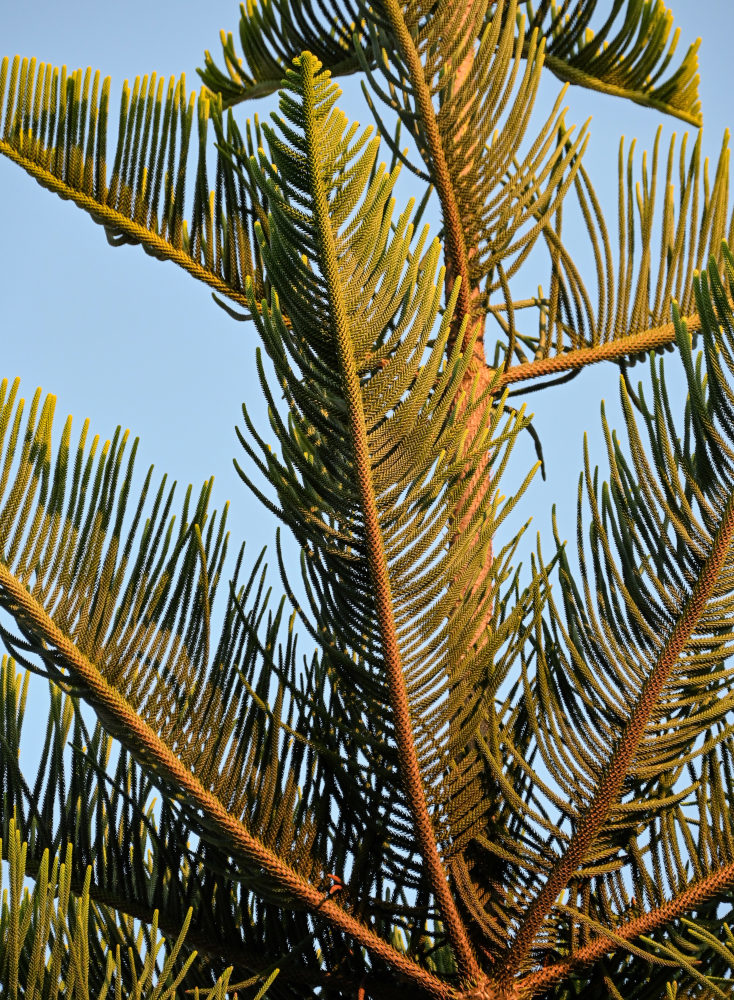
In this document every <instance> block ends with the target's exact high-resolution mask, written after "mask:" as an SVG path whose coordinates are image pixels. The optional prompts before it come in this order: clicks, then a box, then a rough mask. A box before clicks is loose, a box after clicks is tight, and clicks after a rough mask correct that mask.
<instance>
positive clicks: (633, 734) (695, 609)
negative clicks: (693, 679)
mask: <svg viewBox="0 0 734 1000" xmlns="http://www.w3.org/2000/svg"><path fill="white" fill-rule="evenodd" d="M733 539H734V496H730V497H729V500H728V502H727V503H726V506H725V507H724V509H723V511H722V514H721V520H720V522H719V526H718V528H717V531H716V534H715V536H714V538H713V540H712V544H711V548H710V551H709V554H708V556H707V557H706V559H705V560H704V561H703V562H702V564H701V566H700V569H699V572H698V576H697V578H696V582H695V584H694V586H693V588H692V590H691V592H690V595H689V596H688V598H687V599H686V601H685V603H684V604H683V607H682V608H681V611H680V614H679V616H678V618H677V621H676V623H675V625H674V626H673V629H672V631H671V633H670V635H669V636H668V637H667V639H666V640H665V641H664V642H663V645H662V649H661V650H660V652H659V654H658V656H657V659H656V661H655V663H654V664H653V666H652V669H651V670H650V673H649V675H648V677H647V679H646V680H645V682H644V683H643V685H642V688H641V690H640V694H639V696H638V698H637V700H636V702H635V703H634V705H633V706H632V710H631V712H630V715H629V718H628V720H627V722H626V724H625V726H624V729H623V730H622V732H621V734H620V736H619V739H618V740H617V743H616V746H615V747H614V750H613V751H612V753H611V755H610V757H609V760H608V761H607V764H606V766H605V767H604V770H603V772H602V776H601V779H600V781H599V784H598V786H597V788H596V791H595V793H594V795H593V798H592V799H591V802H590V803H589V806H588V807H587V809H586V810H585V811H584V812H583V813H582V814H581V816H580V817H579V820H578V823H577V824H576V829H575V830H574V833H573V836H572V837H571V839H570V841H569V843H568V846H567V847H566V850H565V851H564V852H563V854H562V855H561V856H560V857H559V858H558V860H557V861H556V863H555V864H554V866H553V869H552V870H551V873H550V875H549V876H548V878H547V880H546V882H545V884H544V885H543V887H542V889H541V890H540V891H539V893H538V894H537V895H536V897H535V899H534V900H533V901H532V902H531V903H530V905H529V907H528V909H527V910H526V912H525V915H524V917H523V919H522V921H521V923H520V927H519V929H518V931H517V934H516V936H515V940H514V942H513V943H512V945H511V946H510V948H509V949H508V953H507V961H506V964H505V969H504V970H503V976H504V977H505V978H506V979H507V980H511V979H512V978H513V977H514V976H515V975H516V973H517V971H518V969H519V968H520V967H521V965H522V963H523V960H524V958H525V956H526V955H527V953H528V951H529V949H530V948H531V946H532V943H533V941H534V940H535V937H536V935H537V934H538V932H539V931H540V929H541V928H542V926H543V923H544V922H545V919H546V917H547V916H548V914H549V913H550V912H551V910H552V909H553V906H554V904H555V902H556V900H557V899H558V896H559V894H560V893H561V892H562V891H563V889H564V888H565V887H566V885H567V884H568V881H569V879H570V878H571V876H572V875H573V874H574V872H575V871H576V870H577V869H578V867H579V865H580V864H582V863H583V860H584V858H585V856H586V854H587V852H588V850H589V848H590V847H591V846H592V844H593V843H594V841H595V839H596V837H597V835H598V834H599V832H600V830H601V829H602V827H603V826H604V823H605V821H606V818H607V815H608V813H609V810H610V808H611V807H612V805H613V804H614V803H615V802H616V801H617V799H618V797H619V794H620V791H621V789H622V786H623V783H624V779H625V777H626V775H627V772H628V770H629V767H630V765H631V763H632V760H633V758H634V756H635V754H636V753H637V749H638V747H639V745H640V742H641V740H642V738H643V737H644V735H645V728H646V726H647V723H648V720H649V719H650V716H651V715H652V713H653V712H654V710H655V708H656V706H657V704H658V701H659V699H660V696H661V694H662V691H663V688H664V687H665V684H666V682H667V680H668V678H669V677H670V674H671V672H672V670H673V668H674V667H675V664H676V663H677V661H678V658H679V656H680V655H681V653H682V652H683V650H684V649H685V648H686V645H687V644H688V642H689V640H690V638H691V635H692V634H693V632H694V630H695V628H696V625H697V624H698V622H699V620H700V618H701V615H702V614H703V612H704V610H705V608H706V605H707V603H708V601H709V599H710V598H711V595H712V593H713V591H714V588H715V586H716V584H717V582H718V579H719V575H720V573H721V571H722V568H723V566H724V563H725V560H726V558H727V556H728V555H729V549H730V546H731V543H732V540H733Z"/></svg>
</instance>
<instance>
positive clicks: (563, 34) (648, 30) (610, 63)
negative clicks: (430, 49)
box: [199, 0, 701, 125]
mask: <svg viewBox="0 0 734 1000" xmlns="http://www.w3.org/2000/svg"><path fill="white" fill-rule="evenodd" d="M520 5H521V6H524V7H525V8H526V12H527V15H526V16H527V26H528V27H527V35H528V38H529V37H530V36H531V34H532V32H533V30H534V29H535V28H537V29H538V31H539V33H540V36H541V37H542V38H543V40H544V43H545V51H546V59H545V65H546V67H547V68H548V69H549V70H550V71H551V72H552V73H554V74H555V76H556V77H558V79H560V80H562V81H563V82H564V83H572V84H574V85H576V86H581V87H587V88H590V89H592V90H598V91H601V92H602V93H605V94H611V95H614V96H618V97H623V98H626V99H628V100H633V101H635V102H636V103H638V104H641V105H643V106H645V107H650V108H655V109H656V110H657V111H661V112H663V113H664V114H670V115H674V116H675V117H677V118H680V119H682V120H683V121H685V122H688V123H689V124H691V125H700V124H701V103H700V101H699V98H698V73H697V70H698V63H697V52H698V42H693V43H692V44H691V45H690V46H689V48H688V51H687V53H686V55H685V56H684V57H683V59H682V60H681V62H680V65H679V66H678V68H677V69H675V70H673V71H672V72H669V73H668V70H669V67H670V65H671V63H672V61H673V58H674V56H675V53H676V49H677V46H678V41H679V36H680V29H678V28H676V29H675V30H674V31H673V30H672V28H673V17H672V14H671V12H670V11H669V10H668V9H667V8H666V6H665V4H664V3H662V2H661V0H634V2H632V3H629V2H626V0H611V3H610V2H607V3H605V4H604V5H603V6H604V8H606V9H605V10H603V11H602V12H601V15H600V17H597V18H596V20H597V21H598V22H600V23H599V24H598V27H597V30H596V31H594V30H592V29H591V27H590V25H591V22H592V20H594V18H595V15H597V8H598V7H599V4H598V0H592V2H589V0H576V3H575V4H572V0H563V2H560V3H559V2H557V0H541V2H540V3H539V4H537V5H535V4H533V3H530V2H527V0H520ZM402 6H403V11H404V13H405V16H406V17H407V18H409V19H412V20H414V21H415V23H416V25H417V26H420V30H426V29H428V30H430V27H431V26H432V25H435V23H436V21H437V20H440V19H441V17H442V15H443V13H444V11H443V10H437V8H436V5H435V4H430V3H414V4H408V3H405V4H403V5H402ZM447 6H448V5H447ZM452 6H453V13H456V12H457V11H458V10H460V9H463V8H460V6H459V5H452ZM470 6H472V5H470ZM473 6H476V5H473ZM495 6H496V5H494V4H487V5H486V7H487V10H488V17H489V19H491V18H492V16H493V8H494V7H495ZM536 6H537V9H535V7H536ZM508 19H509V18H508ZM385 20H386V19H385V14H384V10H383V7H382V5H381V4H380V3H376V4H370V5H367V4H364V3H361V2H360V0H319V2H318V3H317V2H315V0H305V2H304V0H259V2H258V0H248V3H247V4H240V20H239V24H238V36H239V39H238V40H239V47H240V51H241V53H242V55H240V54H239V53H238V50H237V48H236V45H235V39H234V36H233V35H232V33H231V32H225V31H222V32H220V39H221V45H222V58H223V62H224V69H220V68H219V67H218V66H217V64H216V62H215V60H214V59H213V57H212V55H211V54H210V53H209V52H206V53H205V63H204V69H201V70H199V75H200V76H201V78H202V80H203V81H204V84H205V85H206V86H207V87H208V88H209V90H211V91H212V92H213V93H217V94H220V95H221V96H222V100H223V103H224V106H225V107H230V106H231V105H233V104H236V103H238V102H240V101H245V100H251V99H253V98H255V97H259V96H263V95H265V94H270V93H273V92H274V91H276V90H277V89H278V87H279V86H280V80H281V78H282V76H283V73H284V71H285V69H286V68H287V67H288V65H289V64H290V62H291V60H292V59H294V58H296V57H297V56H298V55H299V54H300V53H301V52H303V51H304V50H308V51H309V52H312V53H313V54H314V55H315V56H316V57H317V58H318V59H319V60H320V62H321V63H323V65H324V66H325V67H326V68H327V69H328V70H329V71H330V72H331V73H332V75H333V76H334V77H338V76H344V75H347V74H351V73H355V72H357V71H358V70H359V69H360V62H361V60H360V59H359V58H358V52H359V48H361V49H362V52H363V56H366V57H367V58H369V59H370V64H371V66H372V67H373V68H374V67H375V66H377V65H378V64H379V61H380V59H379V57H378V56H377V55H376V54H375V53H368V48H369V47H368V45H367V31H366V29H367V25H368V24H370V23H373V24H377V23H382V24H383V25H384V24H385ZM479 25H480V27H479V29H478V30H477V32H476V33H475V34H474V39H478V38H479V37H480V36H481V34H482V27H483V25H482V24H481V21H480V22H479ZM355 38H356V40H357V41H356V44H357V48H355ZM391 50H392V47H391V49H390V51H391ZM522 54H523V58H529V59H532V58H533V54H532V53H531V50H530V45H529V44H525V45H524V46H523V50H522ZM666 73H668V76H667V77H666V76H665V74H666Z"/></svg>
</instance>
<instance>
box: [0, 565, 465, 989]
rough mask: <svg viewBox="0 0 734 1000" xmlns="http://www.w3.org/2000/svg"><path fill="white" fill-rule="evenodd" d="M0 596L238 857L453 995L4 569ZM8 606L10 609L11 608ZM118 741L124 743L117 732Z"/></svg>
mask: <svg viewBox="0 0 734 1000" xmlns="http://www.w3.org/2000/svg"><path fill="white" fill-rule="evenodd" d="M0 592H4V594H5V596H6V602H4V603H6V608H7V610H8V611H10V612H11V613H12V614H13V616H14V617H18V618H19V619H20V620H21V621H23V622H24V623H26V624H27V625H32V627H33V630H34V632H35V633H36V636H37V638H38V639H40V640H41V641H42V642H43V643H44V644H45V645H46V646H47V647H51V648H52V649H55V650H56V651H57V652H58V653H59V654H60V656H61V658H62V660H63V662H64V666H65V667H66V669H68V670H69V671H70V673H71V674H72V675H73V676H75V677H76V678H78V679H79V680H81V681H82V682H83V684H84V685H85V687H86V689H87V691H88V693H89V700H90V701H91V704H92V705H93V707H95V709H97V710H98V711H99V709H101V710H102V713H103V714H105V715H107V716H108V717H110V718H111V719H113V720H114V722H115V724H116V726H117V727H119V730H120V731H121V732H123V733H124V734H125V740H124V742H125V744H126V745H127V747H128V749H130V750H131V751H133V752H134V753H135V754H136V755H137V756H138V757H141V758H142V759H143V760H144V761H147V762H150V763H152V764H153V765H154V767H155V768H156V769H157V770H158V771H159V772H161V773H162V774H163V775H164V776H165V778H166V780H168V781H170V782H171V783H172V784H174V785H175V786H176V787H177V788H178V789H179V790H180V792H181V793H182V794H183V796H184V797H185V798H186V800H187V802H188V804H189V806H193V807H194V808H196V809H199V810H201V812H202V813H203V814H204V816H205V817H206V819H207V821H208V822H209V823H210V824H211V826H212V827H214V828H215V829H216V830H217V831H218V833H220V834H222V835H224V837H225V838H226V840H227V842H228V844H229V845H230V846H231V850H232V852H233V853H234V854H237V853H238V852H239V853H241V854H242V855H244V856H245V857H247V858H248V860H249V861H251V862H253V863H254V864H255V865H257V866H258V867H259V868H261V869H262V871H263V872H264V873H266V874H267V875H269V876H270V878H272V880H273V882H274V883H275V884H276V885H278V886H279V887H280V888H281V889H284V890H286V891H287V892H289V893H291V894H292V895H293V896H295V897H296V899H298V900H299V901H300V902H301V903H302V904H303V905H304V906H306V908H307V909H308V910H309V911H310V912H311V913H312V914H314V915H318V917H319V918H320V919H323V920H325V921H326V922H327V923H329V924H331V925H332V926H334V927H336V928H338V929H339V930H341V931H342V932H343V933H345V934H348V935H349V936H350V937H352V938H353V939H354V940H355V941H356V942H357V943H358V944H361V945H362V946H363V947H364V948H366V949H367V950H368V951H369V952H370V953H371V954H373V955H375V956H377V957H379V958H380V959H382V961H384V962H387V963H388V964H389V965H391V966H392V967H393V968H394V969H395V970H396V971H397V972H400V973H402V974H403V975H404V976H405V977H406V978H407V979H408V980H410V981H411V982H413V983H414V984H415V985H417V986H420V987H421V988H422V989H424V990H426V991H427V992H428V993H429V994H430V995H431V996H433V997H435V998H437V1000H443V998H446V1000H448V998H450V997H451V996H452V995H453V990H452V989H451V988H450V987H449V986H447V984H446V983H444V982H442V981H441V980H440V979H438V978H437V977H436V976H433V975H431V973H430V972H428V971H426V970H425V969H422V968H421V967H420V966H419V965H417V964H416V963H415V962H413V961H412V960H411V959H409V958H408V957H407V956H406V955H403V954H401V953H400V952H398V951H396V950H395V949H394V948H393V947H391V945H389V944H388V943H387V942H386V941H384V940H383V939H382V938H380V937H378V936H377V934H375V933H374V932H373V931H371V930H370V929H369V928H368V927H366V926H365V925H364V924H363V923H362V922H361V921H359V920H357V919H355V918H354V917H353V916H351V914H349V913H347V912H346V911H345V910H343V909H342V908H341V907H340V906H338V905H337V904H336V903H335V902H334V901H333V900H332V899H330V898H329V897H328V895H326V896H325V895H324V892H323V891H322V890H321V889H319V888H317V887H316V886H314V885H312V884H311V883H310V882H308V881H306V879H304V878H302V877H301V876H300V875H299V874H298V873H297V872H296V871H294V870H293V868H291V867H290V865H287V864H286V863H285V862H284V861H283V860H282V858H280V857H278V855H277V854H275V852H273V851H272V850H270V849H269V848H267V847H266V846H265V845H264V844H263V843H262V842H261V841H260V840H259V839H258V838H257V837H256V836H254V835H253V834H252V833H250V831H249V830H248V829H247V827H246V826H245V825H244V824H243V823H242V822H241V821H240V820H238V819H237V818H235V817H234V816H233V815H232V814H231V813H229V812H228V811H227V809H226V808H225V807H224V805H223V804H222V802H221V801H220V800H219V799H218V798H217V796H216V795H214V794H212V792H210V791H209V790H208V789H207V788H205V787H204V785H202V783H201V782H200V781H199V779H198V778H197V777H196V776H195V775H194V774H192V773H191V771H190V770H189V769H188V768H187V767H186V766H185V765H184V764H183V763H182V762H181V761H180V760H179V758H178V757H177V756H176V755H175V754H174V753H173V752H172V751H171V749H170V747H169V746H168V745H167V744H166V743H165V742H164V741H163V740H162V739H161V738H160V736H158V734H157V733H156V732H155V731H154V730H153V729H152V728H151V727H150V726H149V725H148V724H147V723H146V722H145V721H144V720H143V719H141V718H140V716H139V715H138V714H137V713H136V712H135V711H134V709H133V708H132V707H131V706H130V705H129V704H128V702H127V701H126V699H125V698H123V697H122V696H121V695H120V693H119V692H118V691H116V690H115V689H114V688H113V687H112V686H111V685H110V684H109V683H108V682H107V681H106V680H105V678H104V677H103V676H102V674H101V673H100V671H99V670H98V668H97V667H96V666H95V665H94V663H92V661H91V660H89V659H88V658H87V657H86V656H85V655H84V654H83V653H82V652H81V651H80V650H79V649H78V648H77V646H76V645H75V644H74V643H73V642H72V640H71V639H69V637H68V636H66V635H65V634H64V633H63V632H62V631H61V629H59V628H58V626H57V625H56V624H55V622H54V621H53V619H52V618H51V617H50V616H49V615H48V614H47V612H46V610H45V608H43V607H42V605H40V604H39V603H38V601H36V600H35V599H34V597H33V595H32V594H31V593H30V592H29V591H28V590H27V589H26V587H25V586H24V585H23V584H22V583H21V582H20V581H19V580H18V579H17V578H16V577H15V576H14V575H13V574H12V573H11V572H10V571H9V570H8V568H7V567H6V566H4V565H2V564H0ZM8 604H9V605H10V607H7V605H8ZM117 738H118V739H119V738H120V736H119V733H118V734H117Z"/></svg>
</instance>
